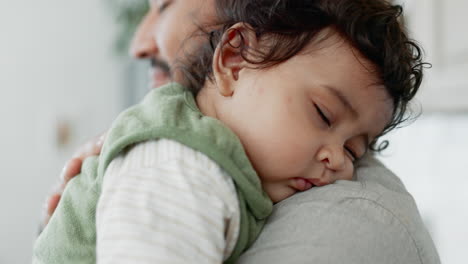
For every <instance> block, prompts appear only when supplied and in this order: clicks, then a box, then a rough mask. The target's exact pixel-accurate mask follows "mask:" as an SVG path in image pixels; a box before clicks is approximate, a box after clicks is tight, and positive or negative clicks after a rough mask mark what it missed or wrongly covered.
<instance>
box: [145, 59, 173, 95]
mask: <svg viewBox="0 0 468 264" xmlns="http://www.w3.org/2000/svg"><path fill="white" fill-rule="evenodd" d="M148 75H149V76H148V77H149V88H150V89H152V88H157V87H160V86H162V85H164V84H166V83H168V82H170V80H171V76H170V68H169V65H168V64H167V63H166V62H164V61H161V60H158V59H151V67H150V69H149V70H148Z"/></svg>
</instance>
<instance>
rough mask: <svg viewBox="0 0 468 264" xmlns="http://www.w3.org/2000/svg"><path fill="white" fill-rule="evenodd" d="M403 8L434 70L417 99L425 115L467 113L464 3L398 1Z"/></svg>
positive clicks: (467, 49)
mask: <svg viewBox="0 0 468 264" xmlns="http://www.w3.org/2000/svg"><path fill="white" fill-rule="evenodd" d="M397 2H400V3H402V4H403V5H404V7H405V14H406V15H407V16H406V18H407V23H408V28H409V31H410V33H411V34H412V36H413V38H414V39H416V40H417V41H418V42H419V43H421V44H422V46H423V48H424V51H425V53H426V59H427V61H429V62H430V63H432V65H433V68H432V69H430V70H428V71H427V72H426V78H425V82H424V84H423V86H422V87H421V90H420V93H419V94H418V96H417V97H418V98H419V99H420V100H421V102H422V103H423V105H424V110H425V111H426V112H436V111H450V112H462V111H463V112H467V111H468V78H467V75H468V34H467V33H466V32H467V29H466V12H467V10H468V1H466V0H443V1H442V0H398V1H397Z"/></svg>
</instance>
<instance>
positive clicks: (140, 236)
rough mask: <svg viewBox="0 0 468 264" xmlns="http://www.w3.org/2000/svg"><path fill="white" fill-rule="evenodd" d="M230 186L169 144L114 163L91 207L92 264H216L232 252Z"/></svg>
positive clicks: (154, 144) (202, 161)
mask: <svg viewBox="0 0 468 264" xmlns="http://www.w3.org/2000/svg"><path fill="white" fill-rule="evenodd" d="M237 203H238V202H237V198H236V194H235V189H234V185H233V183H232V181H231V179H230V178H229V177H227V176H225V175H224V174H222V172H221V170H220V169H219V168H218V166H217V165H216V164H215V163H213V162H212V161H211V160H209V159H208V158H207V157H206V156H204V155H203V154H200V153H198V152H196V151H193V150H191V149H188V148H187V147H185V146H183V145H181V144H179V143H177V142H174V141H170V140H159V141H150V142H146V143H142V144H139V145H137V146H135V147H133V148H132V149H131V150H130V152H128V153H127V154H125V155H121V156H119V157H118V158H116V159H115V160H114V161H113V162H112V163H111V164H110V166H109V167H108V169H107V171H106V175H105V177H104V182H103V188H102V195H101V198H100V200H99V203H98V207H97V263H133V262H135V261H136V260H138V263H222V262H223V259H225V258H226V257H227V256H229V251H230V250H232V248H233V247H234V244H235V241H236V238H237V231H238V226H239V223H238V221H239V220H238V219H239V211H238V209H237V208H238V204H237Z"/></svg>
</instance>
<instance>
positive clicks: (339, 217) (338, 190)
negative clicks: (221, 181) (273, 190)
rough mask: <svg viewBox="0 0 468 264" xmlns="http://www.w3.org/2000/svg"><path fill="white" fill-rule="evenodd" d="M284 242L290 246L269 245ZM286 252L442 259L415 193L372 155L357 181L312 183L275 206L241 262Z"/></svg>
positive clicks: (359, 258)
mask: <svg viewBox="0 0 468 264" xmlns="http://www.w3.org/2000/svg"><path fill="white" fill-rule="evenodd" d="M280 246H282V247H287V248H288V249H289V251H286V250H284V251H275V252H273V251H271V250H269V248H278V247H280ZM269 254H270V256H267V255H269ZM285 254H286V255H289V256H288V257H289V258H290V259H292V260H290V261H288V263H305V262H313V261H316V262H317V263H341V262H346V263H439V260H438V256H437V252H436V250H435V247H434V244H433V242H432V239H431V238H430V236H429V233H428V232H427V230H426V229H425V227H424V224H423V222H422V220H421V217H420V215H419V212H418V209H417V207H416V204H415V202H414V199H413V197H412V196H411V195H410V194H409V193H408V192H407V191H406V189H405V187H404V185H403V183H402V182H401V181H400V179H399V178H398V177H397V176H396V175H394V174H393V173H391V172H390V171H389V170H388V169H387V168H385V166H383V165H382V164H381V163H380V162H378V161H377V160H375V159H374V158H367V159H366V160H364V161H363V162H361V164H359V168H358V169H357V173H356V179H355V180H354V181H338V182H336V183H335V184H331V185H328V186H323V187H319V188H312V189H311V190H309V191H307V192H303V193H300V194H296V195H294V196H292V197H290V198H289V199H286V200H284V201H282V202H281V203H279V204H277V205H275V209H274V211H273V214H272V215H271V217H270V218H269V220H268V223H267V225H266V226H265V229H264V231H263V232H262V234H261V236H260V237H259V239H258V240H257V242H256V243H255V245H254V246H253V247H252V248H251V250H249V251H248V252H247V253H246V254H245V257H244V258H243V259H242V261H243V262H241V263H267V261H265V262H264V260H265V259H266V258H270V257H272V259H268V260H271V261H273V262H271V263H280V262H279V259H282V258H284V256H283V255H285ZM306 259H307V261H306ZM268 263H269V262H268Z"/></svg>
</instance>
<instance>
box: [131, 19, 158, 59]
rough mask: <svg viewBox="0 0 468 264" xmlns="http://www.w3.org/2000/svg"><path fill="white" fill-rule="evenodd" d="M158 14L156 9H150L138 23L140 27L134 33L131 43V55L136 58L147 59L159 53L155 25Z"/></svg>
mask: <svg viewBox="0 0 468 264" xmlns="http://www.w3.org/2000/svg"><path fill="white" fill-rule="evenodd" d="M157 18H158V14H157V12H156V11H155V10H150V11H148V13H147V14H146V16H145V17H144V18H143V20H142V21H141V23H140V24H139V25H138V29H137V31H136V32H135V35H133V39H132V43H131V45H130V51H129V53H130V55H131V56H132V57H134V58H136V59H147V58H151V57H154V56H155V55H156V54H157V53H158V47H157V45H156V41H155V39H154V32H153V31H154V25H155V23H156V21H157Z"/></svg>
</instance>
